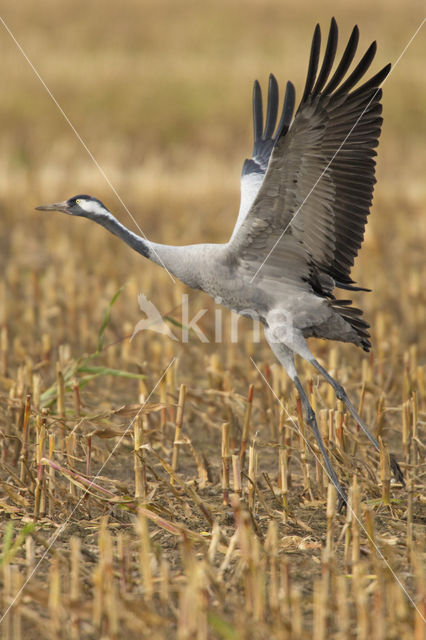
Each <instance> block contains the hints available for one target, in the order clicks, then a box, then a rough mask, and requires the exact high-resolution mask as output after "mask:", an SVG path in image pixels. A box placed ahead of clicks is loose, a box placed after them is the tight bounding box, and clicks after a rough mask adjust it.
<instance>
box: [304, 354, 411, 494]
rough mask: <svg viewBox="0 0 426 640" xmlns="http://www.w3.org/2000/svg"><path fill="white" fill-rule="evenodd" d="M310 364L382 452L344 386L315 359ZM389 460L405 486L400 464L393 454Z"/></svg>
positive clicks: (397, 476) (394, 472) (397, 478)
mask: <svg viewBox="0 0 426 640" xmlns="http://www.w3.org/2000/svg"><path fill="white" fill-rule="evenodd" d="M310 362H311V364H313V366H314V367H315V369H317V370H318V371H319V372H320V374H321V375H322V376H324V378H325V379H326V380H327V382H328V383H329V384H330V385H331V386H332V387H333V389H334V391H335V393H336V397H337V398H338V399H339V400H341V401H342V402H343V404H344V405H345V406H346V408H347V410H348V411H349V413H350V414H351V416H352V417H353V419H354V420H355V422H357V423H358V424H359V426H360V427H361V429H362V430H363V431H364V433H365V435H366V436H367V438H368V439H369V440H370V442H371V443H372V444H373V445H374V447H375V448H376V449H377V451H380V445H379V443H378V441H377V438H375V437H374V436H373V434H372V433H371V431H370V430H369V429H368V427H367V425H366V424H365V422H364V421H363V420H362V419H361V418H360V416H359V415H358V412H357V411H356V409H355V407H354V406H353V404H352V402H351V401H350V400H349V397H348V394H347V393H346V391H345V389H344V388H343V387H342V385H341V384H339V383H338V382H336V380H334V378H332V377H331V375H330V374H329V373H328V371H326V369H324V367H322V366H321V365H320V363H319V362H318V361H317V360H315V358H314V359H311V360H310ZM389 458H390V465H391V469H392V473H393V474H394V476H395V478H396V480H398V482H401V483H402V484H403V485H405V482H404V476H403V474H402V471H401V468H400V466H399V464H398V463H397V461H396V459H395V458H394V456H393V455H392V454H391V455H390V456H389Z"/></svg>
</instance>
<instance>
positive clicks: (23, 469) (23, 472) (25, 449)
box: [20, 395, 31, 482]
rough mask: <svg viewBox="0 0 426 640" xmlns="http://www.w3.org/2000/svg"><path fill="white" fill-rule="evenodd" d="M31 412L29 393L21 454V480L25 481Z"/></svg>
mask: <svg viewBox="0 0 426 640" xmlns="http://www.w3.org/2000/svg"><path fill="white" fill-rule="evenodd" d="M30 413H31V396H29V395H27V396H26V398H25V407H24V416H23V425H22V449H21V455H20V467H21V472H20V479H21V482H25V480H26V476H27V471H26V469H27V465H28V438H29V423H30Z"/></svg>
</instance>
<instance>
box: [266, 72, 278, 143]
mask: <svg viewBox="0 0 426 640" xmlns="http://www.w3.org/2000/svg"><path fill="white" fill-rule="evenodd" d="M278 95H279V93H278V82H277V79H276V78H275V76H274V75H273V74H272V73H271V74H270V75H269V87H268V107H267V113H266V124H265V132H264V134H263V137H264V139H268V138H272V136H273V134H274V131H275V127H276V124H277V116H278Z"/></svg>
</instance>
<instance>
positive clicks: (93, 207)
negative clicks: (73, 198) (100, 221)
mask: <svg viewBox="0 0 426 640" xmlns="http://www.w3.org/2000/svg"><path fill="white" fill-rule="evenodd" d="M77 204H78V206H79V207H80V208H81V209H83V210H84V211H87V213H93V214H95V215H101V214H103V215H104V214H105V213H107V211H106V209H105V208H104V207H103V206H102V205H101V204H100V203H99V202H96V200H84V199H83V198H80V199H79V200H77Z"/></svg>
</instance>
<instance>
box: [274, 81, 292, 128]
mask: <svg viewBox="0 0 426 640" xmlns="http://www.w3.org/2000/svg"><path fill="white" fill-rule="evenodd" d="M295 101H296V90H295V88H294V85H293V83H292V82H287V86H286V90H285V96H284V105H283V112H282V114H281V119H280V122H279V125H278V128H277V139H278V138H279V137H281V136H285V135H286V133H287V131H288V129H289V127H290V123H291V119H292V117H293V111H294V103H295Z"/></svg>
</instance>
